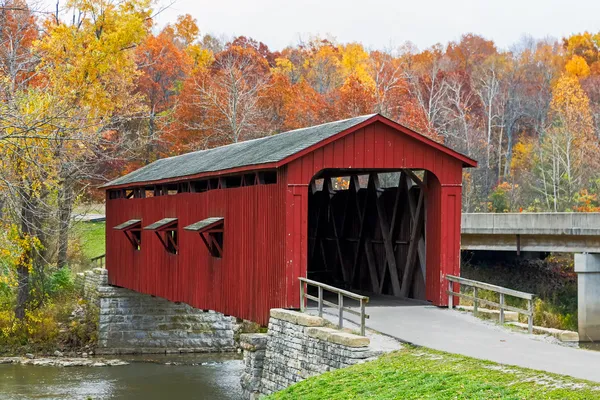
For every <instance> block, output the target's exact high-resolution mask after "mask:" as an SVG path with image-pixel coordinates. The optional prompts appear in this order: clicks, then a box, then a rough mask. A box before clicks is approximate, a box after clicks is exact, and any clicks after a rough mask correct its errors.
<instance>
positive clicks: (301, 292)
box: [300, 281, 304, 312]
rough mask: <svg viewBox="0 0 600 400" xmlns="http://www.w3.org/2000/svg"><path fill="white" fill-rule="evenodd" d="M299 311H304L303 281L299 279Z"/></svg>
mask: <svg viewBox="0 0 600 400" xmlns="http://www.w3.org/2000/svg"><path fill="white" fill-rule="evenodd" d="M300 311H302V312H304V282H302V281H300Z"/></svg>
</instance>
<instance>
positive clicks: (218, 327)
mask: <svg viewBox="0 0 600 400" xmlns="http://www.w3.org/2000/svg"><path fill="white" fill-rule="evenodd" d="M76 284H77V285H78V287H79V288H80V290H81V291H82V293H83V297H84V298H85V299H86V300H87V301H88V303H89V304H90V305H92V307H97V308H98V343H97V347H96V354H140V353H148V354H149V353H157V354H158V353H192V352H229V351H236V349H237V343H236V340H235V338H236V337H237V336H239V335H238V332H239V330H240V329H241V324H239V323H238V321H237V320H236V318H235V317H231V316H226V315H223V314H221V313H218V312H214V311H209V310H199V309H196V308H193V307H191V306H189V305H187V304H183V303H175V302H171V301H168V300H166V299H163V298H160V297H154V296H150V295H146V294H142V293H137V292H134V291H132V290H129V289H125V288H120V287H115V286H110V285H109V284H108V275H107V271H106V269H102V268H95V269H93V270H91V271H87V272H85V273H83V274H79V275H78V276H77V279H76Z"/></svg>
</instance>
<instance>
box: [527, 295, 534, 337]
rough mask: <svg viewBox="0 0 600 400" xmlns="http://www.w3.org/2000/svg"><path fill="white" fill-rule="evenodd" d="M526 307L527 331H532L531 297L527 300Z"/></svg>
mask: <svg viewBox="0 0 600 400" xmlns="http://www.w3.org/2000/svg"><path fill="white" fill-rule="evenodd" d="M527 308H528V310H529V315H528V316H527V322H528V324H527V325H528V326H527V329H528V330H529V333H533V299H531V300H529V301H528V305H527Z"/></svg>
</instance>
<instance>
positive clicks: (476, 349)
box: [332, 300, 600, 382]
mask: <svg viewBox="0 0 600 400" xmlns="http://www.w3.org/2000/svg"><path fill="white" fill-rule="evenodd" d="M381 304H382V303H381V302H380V303H379V304H378V302H377V301H373V304H372V305H370V306H368V307H367V313H368V314H369V315H370V319H368V320H367V328H371V329H374V330H376V331H379V332H381V333H384V334H386V335H388V336H392V337H394V338H396V339H399V340H401V341H404V342H409V343H412V344H415V345H419V346H424V347H428V348H431V349H436V350H441V351H446V352H448V353H454V354H462V355H465V356H469V357H474V358H479V359H483V360H490V361H494V362H497V363H501V364H507V365H516V366H519V367H525V368H532V369H537V370H542V371H547V372H552V373H556V374H561V375H569V376H572V377H575V378H580V379H587V380H590V381H595V382H600V352H596V351H591V350H583V349H578V348H572V347H566V346H561V345H558V344H555V343H551V342H548V341H545V340H543V339H541V338H540V337H538V338H534V337H533V335H528V334H526V333H520V332H513V331H510V330H508V329H506V328H502V327H500V326H497V325H494V324H493V323H489V322H485V321H482V320H480V319H478V318H475V317H473V316H472V315H470V314H466V313H463V312H459V311H454V310H449V309H447V308H438V307H435V306H430V305H423V304H420V303H414V302H409V301H402V300H392V301H387V302H385V304H386V305H385V306H383V305H381ZM332 311H333V310H332ZM344 316H346V314H345V315H344ZM348 319H350V320H353V321H356V320H357V319H356V318H355V317H354V316H352V315H349V318H348Z"/></svg>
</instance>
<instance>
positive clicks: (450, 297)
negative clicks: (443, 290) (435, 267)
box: [448, 279, 454, 309]
mask: <svg viewBox="0 0 600 400" xmlns="http://www.w3.org/2000/svg"><path fill="white" fill-rule="evenodd" d="M452 289H453V287H452V281H451V280H449V279H448V308H449V309H452V308H453V307H454V295H453V294H452V293H451V292H453V291H454V290H452Z"/></svg>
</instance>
